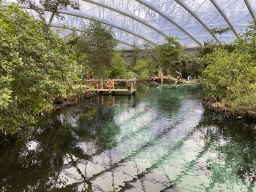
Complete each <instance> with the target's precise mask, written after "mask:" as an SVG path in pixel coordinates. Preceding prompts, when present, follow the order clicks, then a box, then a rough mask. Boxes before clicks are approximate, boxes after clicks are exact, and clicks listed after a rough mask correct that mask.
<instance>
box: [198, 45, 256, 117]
mask: <svg viewBox="0 0 256 192" xmlns="http://www.w3.org/2000/svg"><path fill="white" fill-rule="evenodd" d="M208 59H209V60H211V61H212V64H210V65H209V66H208V67H207V68H206V70H205V71H204V72H203V77H204V78H205V79H202V81H203V84H204V88H205V90H206V94H207V95H208V97H211V98H216V99H217V100H218V99H219V100H221V101H222V102H223V104H225V105H227V106H228V107H229V108H231V109H232V110H233V111H236V112H238V113H244V112H248V113H250V114H255V110H256V102H255V101H256V78H255V77H256V64H255V62H254V61H253V60H252V56H251V55H250V54H248V53H243V52H240V51H238V52H233V53H228V52H226V51H225V50H223V49H218V50H217V51H215V52H214V54H211V55H208Z"/></svg>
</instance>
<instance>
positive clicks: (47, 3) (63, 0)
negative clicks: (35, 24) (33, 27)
mask: <svg viewBox="0 0 256 192" xmlns="http://www.w3.org/2000/svg"><path fill="white" fill-rule="evenodd" d="M18 2H19V3H21V4H27V5H29V7H30V8H31V9H34V10H35V11H36V12H38V13H39V16H40V18H41V19H42V20H44V17H43V15H44V12H45V11H49V12H51V13H52V15H51V17H50V20H49V23H51V22H52V19H53V16H54V15H56V16H57V17H61V18H63V16H62V15H61V14H60V13H58V12H57V11H58V10H60V9H67V8H68V7H71V8H73V9H75V10H79V4H78V3H77V2H76V1H74V0H58V1H55V0H40V1H39V2H40V4H41V5H42V6H43V8H44V10H42V9H40V8H38V7H36V5H35V2H34V1H31V0H18Z"/></svg>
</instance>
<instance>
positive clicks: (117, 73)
mask: <svg viewBox="0 0 256 192" xmlns="http://www.w3.org/2000/svg"><path fill="white" fill-rule="evenodd" d="M111 65H112V67H111V70H110V71H109V75H108V76H109V78H111V79H114V78H116V79H120V78H125V77H126V73H127V67H128V66H127V63H125V61H124V59H123V58H122V57H121V55H120V53H116V54H115V56H114V58H113V59H112V64H111Z"/></svg>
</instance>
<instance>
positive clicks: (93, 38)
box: [76, 21, 118, 77]
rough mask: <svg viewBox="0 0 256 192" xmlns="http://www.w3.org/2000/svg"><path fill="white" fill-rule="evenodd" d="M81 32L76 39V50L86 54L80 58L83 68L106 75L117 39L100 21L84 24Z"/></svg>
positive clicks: (96, 73)
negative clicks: (82, 58)
mask: <svg viewBox="0 0 256 192" xmlns="http://www.w3.org/2000/svg"><path fill="white" fill-rule="evenodd" d="M85 27H86V28H85V32H83V33H82V34H81V35H80V36H79V37H78V39H77V42H76V52H78V53H81V54H80V55H81V56H82V55H84V54H85V55H86V57H84V60H83V62H82V60H80V62H82V64H85V65H84V68H87V67H88V66H89V68H91V69H92V71H91V73H93V74H94V75H95V76H98V77H100V76H102V77H107V76H108V71H109V70H110V69H111V61H112V58H113V57H114V54H115V50H114V48H115V47H116V45H117V43H118V42H117V40H116V39H115V38H114V36H113V34H112V31H111V28H107V27H105V26H103V25H102V24H101V23H100V22H97V21H91V22H90V23H89V25H88V26H85Z"/></svg>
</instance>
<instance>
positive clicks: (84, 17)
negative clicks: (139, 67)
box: [6, 5, 157, 46]
mask: <svg viewBox="0 0 256 192" xmlns="http://www.w3.org/2000/svg"><path fill="white" fill-rule="evenodd" d="M6 6H8V5H6ZM20 6H21V7H23V8H24V9H32V8H30V7H29V6H26V5H20ZM38 9H40V10H44V11H46V10H45V9H44V8H42V7H40V8H38ZM57 13H61V14H64V15H70V16H73V17H79V18H83V19H87V20H91V21H98V22H100V23H102V24H105V25H108V26H111V27H114V28H116V29H119V30H121V31H124V32H126V33H129V34H131V35H133V36H136V37H138V38H140V39H142V40H144V41H147V42H148V43H151V44H152V45H155V46H156V45H157V44H156V43H154V42H153V41H151V40H149V39H147V38H146V37H143V36H141V35H138V34H136V33H134V32H132V31H129V30H127V29H123V28H121V27H119V26H116V25H114V24H112V23H108V22H106V21H102V20H99V19H95V18H91V17H88V16H85V15H79V14H75V13H70V12H66V11H57ZM129 46H130V45H129Z"/></svg>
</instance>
